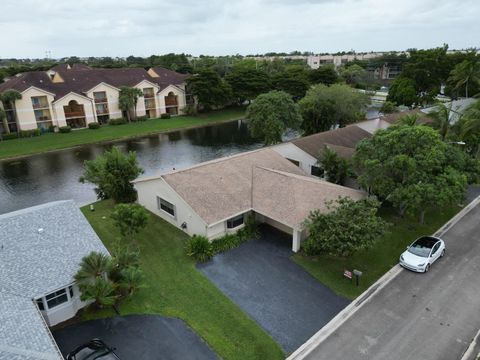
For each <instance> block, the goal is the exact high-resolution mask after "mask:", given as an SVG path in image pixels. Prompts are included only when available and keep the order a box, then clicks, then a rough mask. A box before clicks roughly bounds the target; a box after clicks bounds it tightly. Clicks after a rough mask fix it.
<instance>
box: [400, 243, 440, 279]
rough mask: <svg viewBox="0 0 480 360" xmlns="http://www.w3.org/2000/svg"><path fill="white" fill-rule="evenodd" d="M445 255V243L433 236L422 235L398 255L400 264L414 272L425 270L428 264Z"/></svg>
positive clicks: (428, 266)
mask: <svg viewBox="0 0 480 360" xmlns="http://www.w3.org/2000/svg"><path fill="white" fill-rule="evenodd" d="M443 255H445V243H444V241H443V240H442V239H440V238H437V237H435V236H422V237H420V238H418V239H417V240H415V241H414V242H413V243H412V245H410V246H409V247H407V250H406V251H405V252H404V253H403V254H402V255H400V265H402V266H403V267H404V268H406V269H408V270H412V271H416V272H427V271H428V269H430V266H431V265H432V264H433V263H434V262H435V261H436V260H437V259H439V258H441V257H443Z"/></svg>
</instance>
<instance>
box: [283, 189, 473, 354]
mask: <svg viewBox="0 0 480 360" xmlns="http://www.w3.org/2000/svg"><path fill="white" fill-rule="evenodd" d="M478 204H480V196H477V197H476V198H475V199H473V201H472V202H470V203H469V204H468V205H467V206H465V207H464V208H463V209H462V210H460V211H459V212H458V213H457V214H456V215H455V216H454V217H452V218H451V219H450V220H448V221H447V222H446V223H445V224H444V225H442V227H440V229H438V230H437V231H436V232H435V233H434V234H433V235H434V236H442V235H444V234H445V233H446V232H447V231H448V230H450V228H451V227H452V226H454V225H455V224H456V223H458V222H459V221H460V219H462V218H463V217H464V216H465V215H466V214H467V213H468V212H470V210H472V209H473V208H474V207H476V206H477V205H478ZM401 270H402V268H401V266H400V265H398V264H397V265H395V266H394V267H393V268H391V269H390V270H389V271H387V272H386V273H385V274H384V275H383V276H382V277H381V278H380V279H378V280H377V281H376V282H375V283H373V284H372V285H371V286H370V287H369V288H368V289H367V290H365V291H364V292H363V293H362V294H361V295H360V296H359V297H357V298H356V299H355V300H353V301H352V302H351V303H350V304H349V305H348V306H347V307H346V308H344V309H343V310H342V311H340V312H339V313H338V314H337V315H336V316H335V317H334V318H333V319H332V320H330V322H328V324H327V325H325V326H324V327H323V328H321V329H320V330H319V331H318V332H317V333H315V334H314V335H313V336H312V337H311V338H310V339H308V340H307V341H306V342H305V343H304V344H303V345H301V346H300V347H299V348H298V349H297V350H295V351H294V352H293V353H292V354H291V355H290V356H289V357H287V360H301V359H304V358H305V357H306V356H307V355H308V354H310V353H311V352H312V351H313V350H314V348H315V347H316V346H318V345H319V344H320V343H322V342H323V341H324V340H325V339H326V338H327V337H328V336H330V335H331V334H332V333H333V332H334V331H335V330H337V329H338V328H339V327H340V326H341V325H342V324H343V323H344V322H345V321H347V320H348V319H349V318H350V317H352V316H353V315H354V314H355V313H356V312H357V311H358V310H359V309H360V308H362V306H363V305H364V304H366V303H367V302H368V301H370V300H371V299H372V298H373V297H374V296H375V295H376V294H377V293H378V292H379V291H380V290H382V289H383V288H384V287H385V286H386V285H387V284H388V283H389V282H390V281H392V280H393V279H394V278H395V277H396V276H397V275H398V274H400V272H401ZM479 335H480V331H479V333H478V334H477V337H478V336H479ZM477 337H476V338H475V339H474V340H473V342H475V341H476V339H477ZM473 342H472V343H473ZM469 349H470V348H469ZM467 351H468V350H467ZM471 351H473V347H472V350H471ZM461 360H466V358H465V359H464V358H462V359H461Z"/></svg>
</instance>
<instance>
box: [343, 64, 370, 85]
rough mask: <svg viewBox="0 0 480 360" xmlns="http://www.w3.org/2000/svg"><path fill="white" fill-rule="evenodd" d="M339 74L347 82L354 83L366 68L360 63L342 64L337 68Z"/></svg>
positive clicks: (362, 75)
mask: <svg viewBox="0 0 480 360" xmlns="http://www.w3.org/2000/svg"><path fill="white" fill-rule="evenodd" d="M339 72H340V76H341V77H342V78H343V79H345V82H346V83H347V84H356V83H358V82H359V81H361V80H362V79H363V78H364V77H365V75H366V73H367V72H366V70H365V69H364V68H363V67H361V66H360V65H357V64H353V65H350V66H342V67H341V68H340V70H339Z"/></svg>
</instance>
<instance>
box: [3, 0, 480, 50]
mask: <svg viewBox="0 0 480 360" xmlns="http://www.w3.org/2000/svg"><path fill="white" fill-rule="evenodd" d="M0 11H1V13H2V15H1V16H0V34H2V42H1V46H0V58H13V57H15V58H43V57H45V54H46V51H50V54H51V57H53V58H61V57H66V56H80V57H84V56H112V57H116V56H121V57H123V56H128V55H134V56H150V55H152V54H166V53H170V52H175V53H186V54H192V55H200V54H204V55H229V54H230V55H233V54H241V55H247V54H262V53H266V52H272V51H274V52H291V51H294V50H299V51H302V52H303V51H312V52H314V53H326V52H337V51H350V50H355V51H357V52H360V51H390V50H406V49H409V48H419V49H420V48H431V47H437V46H442V45H443V44H444V43H447V44H448V45H449V47H450V48H451V49H461V48H470V47H480V21H479V17H480V1H479V0H457V1H455V0H395V1H391V0H243V1H231V0H210V1H202V0H181V1H175V0H76V1H61V0H41V1H38V0H2V1H1V10H0Z"/></svg>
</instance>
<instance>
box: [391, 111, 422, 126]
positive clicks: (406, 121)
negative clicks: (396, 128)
mask: <svg viewBox="0 0 480 360" xmlns="http://www.w3.org/2000/svg"><path fill="white" fill-rule="evenodd" d="M396 123H397V124H398V125H408V126H415V125H420V115H418V114H407V115H402V116H399V117H398V119H397V121H396Z"/></svg>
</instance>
